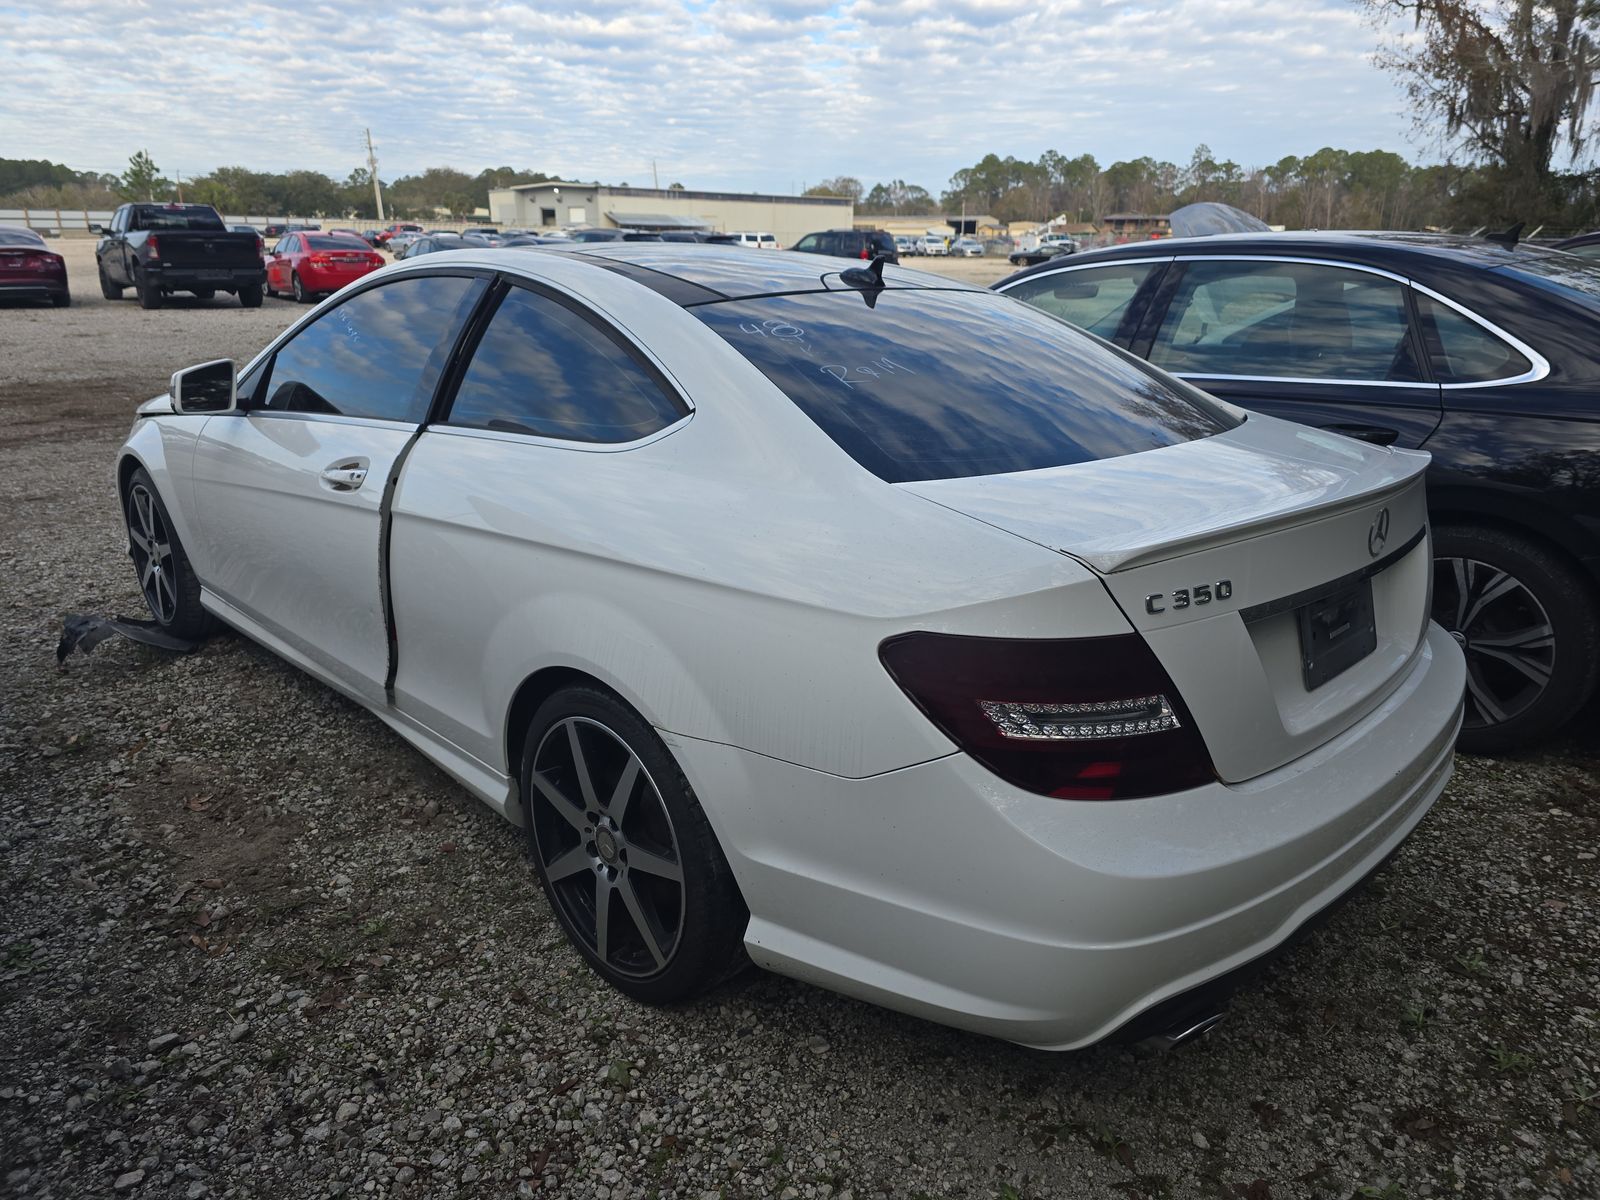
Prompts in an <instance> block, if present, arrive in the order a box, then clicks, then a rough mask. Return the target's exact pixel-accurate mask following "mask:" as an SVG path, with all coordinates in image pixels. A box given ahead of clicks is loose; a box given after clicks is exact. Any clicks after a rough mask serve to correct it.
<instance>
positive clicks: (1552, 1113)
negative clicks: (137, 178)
mask: <svg viewBox="0 0 1600 1200" xmlns="http://www.w3.org/2000/svg"><path fill="white" fill-rule="evenodd" d="M66 245H67V248H68V249H69V251H71V253H72V254H73V256H74V257H73V258H72V261H71V265H70V267H69V269H70V270H71V272H72V277H73V280H74V284H75V289H76V290H75V304H74V307H73V308H71V309H69V310H65V311H55V310H50V309H43V308H41V309H0V512H3V513H4V514H5V515H6V521H5V531H4V534H3V535H0V572H3V573H4V577H5V578H6V580H7V586H6V588H5V589H4V591H3V592H0V622H3V626H4V634H5V644H6V646H7V647H8V649H9V653H8V654H7V656H6V658H5V661H4V662H3V663H0V1195H4V1196H28V1197H61V1198H65V1197H102V1196H123V1195H127V1196H162V1197H165V1196H181V1197H195V1198H198V1197H202V1196H219V1197H220V1196H237V1197H254V1196H271V1197H275V1198H280V1197H281V1198H286V1200H287V1198H298V1197H319V1196H334V1195H342V1194H354V1195H371V1196H397V1197H422V1196H429V1197H431V1196H484V1197H507V1196H516V1195H530V1194H534V1193H540V1194H551V1195H559V1196H563V1197H567V1196H572V1197H598V1198H601V1200H608V1198H617V1197H628V1196H649V1195H660V1196H680V1197H696V1198H698V1197H703V1196H744V1197H755V1196H778V1197H782V1198H784V1200H796V1198H797V1197H831V1198H833V1200H840V1198H843V1197H856V1198H860V1197H868V1196H877V1195H882V1196H893V1197H915V1196H930V1197H932V1196H951V1197H957V1196H960V1197H1002V1198H1023V1197H1091V1198H1099V1197H1107V1198H1113V1197H1114V1198H1118V1200H1127V1198H1137V1197H1146V1198H1153V1197H1190V1196H1195V1197H1229V1198H1232V1197H1245V1198H1246V1200H1268V1198H1271V1197H1277V1198H1279V1200H1282V1198H1284V1197H1329V1198H1344V1197H1353V1196H1381V1197H1388V1198H1390V1200H1398V1198H1400V1197H1417V1196H1442V1195H1460V1196H1466V1197H1493V1196H1515V1197H1522V1196H1532V1197H1542V1196H1555V1197H1593V1196H1600V1148H1597V1147H1600V920H1597V918H1600V889H1597V887H1596V860H1595V852H1596V849H1597V843H1600V838H1597V836H1596V835H1597V832H1600V747H1597V745H1596V739H1595V730H1596V729H1597V728H1600V710H1597V709H1591V711H1590V712H1589V713H1587V714H1585V715H1584V716H1583V717H1582V718H1581V719H1580V724H1579V725H1578V726H1577V727H1576V728H1577V729H1578V730H1579V731H1580V732H1579V733H1577V734H1574V735H1573V736H1570V737H1568V738H1567V739H1566V740H1564V741H1563V742H1562V743H1561V744H1559V745H1557V746H1554V747H1552V748H1550V749H1548V750H1546V751H1543V752H1541V753H1538V754H1535V755H1532V756H1529V757H1528V758H1526V759H1524V760H1520V761H1509V760H1508V761H1490V760H1484V759H1463V760H1462V761H1461V762H1460V765H1459V771H1458V774H1457V776H1456V779H1455V781H1454V783H1452V785H1451V787H1450V789H1449V791H1448V792H1447V794H1446V795H1445V797H1444V798H1443V800H1441V802H1440V803H1439V805H1438V806H1437V807H1436V809H1435V810H1434V812H1433V813H1432V815H1430V816H1429V817H1428V819H1427V820H1425V821H1424V822H1423V824H1422V826H1421V827H1420V828H1419V830H1418V831H1417V833H1416V835H1415V836H1414V837H1413V838H1412V839H1411V840H1410V842H1409V843H1408V844H1407V845H1406V846H1405V847H1404V848H1403V849H1402V851H1401V852H1400V854H1399V855H1398V856H1397V857H1396V858H1395V859H1394V860H1393V861H1392V863H1391V865H1390V866H1389V867H1388V868H1387V869H1386V870H1385V871H1384V872H1383V873H1382V874H1381V875H1380V876H1378V877H1377V878H1376V879H1375V880H1374V882H1373V884H1372V886H1370V887H1369V888H1368V889H1366V890H1365V891H1364V892H1363V893H1361V894H1360V895H1359V896H1357V897H1356V898H1355V899H1354V900H1353V901H1352V902H1351V903H1350V904H1349V905H1347V906H1346V907H1345V908H1343V909H1342V910H1341V911H1340V912H1339V913H1338V915H1337V916H1336V917H1335V918H1334V919H1333V920H1332V922H1331V923H1330V924H1329V925H1327V926H1326V927H1325V928H1324V929H1323V930H1322V931H1321V932H1320V933H1318V934H1316V935H1315V936H1313V937H1312V938H1311V939H1309V940H1308V941H1306V942H1305V943H1303V944H1302V945H1301V946H1299V947H1298V948H1297V949H1296V950H1295V951H1293V952H1292V953H1291V954H1290V955H1288V956H1287V957H1286V958H1285V959H1284V960H1283V961H1282V963H1281V964H1280V965H1279V966H1278V967H1276V968H1275V969H1274V970H1273V971H1272V972H1270V973H1269V974H1268V975H1267V976H1266V977H1265V978H1264V979H1262V980H1261V981H1259V982H1258V983H1257V984H1255V985H1254V986H1253V987H1251V988H1250V989H1249V990H1248V991H1246V992H1244V993H1243V994H1241V995H1240V996H1239V997H1238V998H1237V1000H1236V1001H1235V1002H1234V1005H1233V1008H1232V1012H1231V1015H1230V1017H1229V1019H1228V1020H1226V1021H1224V1022H1223V1024H1222V1025H1221V1026H1219V1027H1218V1028H1217V1029H1216V1030H1215V1032H1214V1033H1212V1034H1211V1035H1210V1036H1209V1037H1207V1038H1205V1039H1203V1040H1201V1041H1199V1042H1196V1043H1192V1044H1190V1045H1188V1046H1185V1047H1182V1048H1180V1049H1179V1050H1177V1051H1175V1052H1173V1053H1169V1054H1165V1055H1159V1054H1155V1053H1152V1052H1150V1051H1148V1050H1146V1049H1144V1048H1142V1047H1127V1046H1109V1047H1101V1048H1096V1049H1093V1050H1090V1051H1087V1052H1084V1053H1081V1054H1076V1055H1063V1056H1051V1055H1043V1054H1038V1053H1033V1052H1029V1051H1024V1050H1020V1049H1017V1048H1015V1047H1011V1046H1008V1045H1004V1044H1000V1043H996V1042H991V1041H986V1040H983V1039H979V1038H976V1037H971V1036H967V1035H964V1034H959V1033H955V1032H952V1031H949V1030H946V1029H942V1028H940V1027H937V1026H933V1025H928V1024H924V1023H922V1022H919V1021H915V1020H912V1019H910V1018H906V1017H901V1016H898V1015H895V1014H892V1013H888V1012H884V1011H881V1010H878V1009H875V1008H871V1007H868V1006H866V1005H863V1004H859V1003H856V1002H854V1001H850V1000H846V999H843V998H840V997H838V996H834V995H831V994H829V993H826V992H822V991H818V990H816V989H813V988H810V987H807V986H804V985H801V984H798V983H794V982H791V981H788V980H785V979H780V978H777V977H774V976H769V975H761V974H755V973H753V972H752V973H747V974H746V975H744V976H742V977H740V978H739V979H736V980H735V981H733V982H732V983H731V984H729V985H727V986H726V987H725V988H724V989H722V990H721V991H720V992H719V993H718V994H716V995H715V996H713V997H712V998H711V999H709V1000H708V1001H706V1002H703V1003H701V1004H699V1005H697V1006H694V1007H691V1008H687V1009H678V1010H666V1011H663V1010H654V1009H648V1008H644V1007H641V1006H639V1005H636V1004H633V1003H631V1002H629V1001H626V1000H624V999H623V998H621V997H620V996H618V995H617V994H615V993H613V992H611V991H609V990H607V989H606V988H605V987H603V986H600V985H599V984H598V983H597V981H596V980H595V979H594V977H592V976H591V975H590V974H589V973H588V971H587V970H586V969H585V968H584V966H583V965H582V964H581V962H580V961H579V959H578V958H577V956H576V955H575V954H574V953H572V952H570V951H569V950H568V949H567V947H566V945H565V943H564V941H563V940H562V937H561V934H560V932H559V930H558V928H557V926H556V924H555V922H554V920H553V919H552V918H551V917H550V915H549V914H548V912H547V910H546V908H545V905H544V901H543V899H542V897H541V896H540V895H539V894H538V887H537V883H536V880H535V878H534V875H533V872H532V869H531V867H530V865H529V863H528V861H527V860H526V858H525V856H524V854H523V850H522V846H521V843H520V840H519V837H518V835H517V834H516V832H515V831H514V830H512V829H511V828H510V827H508V826H506V825H504V824H502V823H501V822H500V821H499V820H498V819H497V818H495V817H494V816H492V815H491V814H490V813H489V811H488V810H487V809H485V808H483V807H482V806H480V805H479V804H477V802H475V801H473V800H472V799H470V798H469V797H467V796H466V795H464V794H463V793H462V792H460V791H459V790H458V789H457V788H455V787H454V786H453V785H452V784H451V783H450V782H449V781H448V780H447V779H446V778H445V777H444V776H443V775H441V774H440V773H439V772H438V771H436V770H434V769H433V768H432V767H431V766H429V765H428V764H427V763H426V762H425V761H424V760H423V759H421V758H420V757H419V756H418V755H417V754H415V753H414V752H412V751H411V750H410V749H408V748H407V747H406V746H405V745H404V744H403V743H401V742H400V741H399V740H398V739H397V738H396V737H395V736H394V735H392V734H390V733H389V732H387V731H386V730H385V729H384V728H383V726H381V725H380V724H379V722H378V721H377V720H376V719H375V718H373V717H371V716H369V715H368V714H366V713H365V712H364V711H361V710H359V709H357V708H355V707H353V706H352V705H350V704H349V703H347V702H346V701H344V700H343V699H342V698H340V697H339V696H337V695H335V694H334V693H332V692H330V691H328V690H326V689H325V688H323V687H321V686H320V685H318V684H316V683H313V682H311V681H310V680H309V679H307V678H306V677H304V676H302V675H300V674H298V673H296V672H295V671H294V670H292V669H291V668H289V667H287V666H285V665H284V664H282V663H280V662H278V661H277V660H276V659H274V658H273V657H272V656H271V655H269V654H267V653H266V652H264V651H262V650H260V649H259V648H257V647H255V646H254V645H252V644H251V643H249V642H247V641H245V640H243V639H242V638H239V637H236V636H220V637H218V638H216V639H215V640H213V641H212V642H211V643H210V644H208V645H207V646H206V647H205V648H204V649H203V650H202V651H200V652H199V653H197V654H194V655H192V656H188V657H173V656H168V655H165V654H162V653H159V652H156V651H152V650H147V649H144V648H142V647H137V646H134V645H131V644H129V643H125V642H120V641H114V642H111V643H107V644H106V645H104V646H102V647H101V648H100V649H98V650H97V651H95V653H94V654H93V655H92V656H91V657H89V658H87V659H80V658H74V659H73V660H71V661H70V662H69V663H68V667H67V669H66V670H65V671H60V672H58V671H57V670H56V668H55V664H54V660H53V649H54V645H55V641H56V638H57V636H58V634H59V630H60V621H61V617H62V615H63V614H64V613H67V612H103V613H114V612H126V613H129V614H134V613H137V612H139V611H140V602H139V599H138V595H137V592H136V590H135V588H134V579H133V573H132V571H131V570H130V568H129V566H128V565H127V560H126V557H125V554H124V548H125V543H124V542H123V540H122V538H121V537H120V530H121V521H120V518H119V515H118V512H117V507H116V502H115V498H114V496H113V495H112V492H111V485H110V480H109V471H110V467H111V463H112V454H113V452H114V450H115V447H116V445H117V443H118V441H119V439H120V438H121V436H122V435H123V433H124V432H125V430H126V427H127V425H128V423H129V420H130V418H131V412H132V408H133V406H134V404H135V403H137V402H138V401H139V400H141V399H143V398H145V397H147V396H149V395H151V394H153V393H155V392H158V391H160V390H162V388H163V387H164V382H165V379H166V376H167V375H168V373H169V372H170V371H171V370H172V369H174V368H175V367H178V366H182V365H185V364H187V363H190V362H196V361H201V360H204V359H207V358H214V357H222V356H230V355H231V356H235V357H238V358H241V359H242V358H244V357H246V356H248V354H249V353H251V352H252V351H253V350H254V349H256V348H258V347H259V346H260V345H261V344H262V343H263V342H264V341H265V340H266V339H267V338H268V337H269V336H270V335H271V334H272V333H273V332H274V331H275V330H277V329H279V328H281V327H282V326H283V324H285V323H286V322H287V321H289V320H290V319H292V318H293V316H294V315H296V313H297V312H298V311H300V310H298V309H297V308H296V307H295V306H293V305H292V304H288V303H285V302H279V301H271V300H269V301H268V302H267V303H266V305H265V306H264V307H263V308H262V309H259V310H255V311H246V310H241V309H239V308H238V307H237V304H236V302H232V301H229V300H226V299H225V298H219V299H218V300H216V301H213V302H211V303H207V304H200V303H198V302H190V303H184V302H178V303H175V304H173V305H172V306H171V307H168V308H166V309H163V310H161V311H159V312H153V313H146V312H142V311H140V310H139V309H138V308H137V306H136V305H135V304H133V303H132V302H131V301H124V302H123V303H121V304H112V303H108V302H106V301H103V300H101V299H100V297H99V295H98V291H97V289H95V287H94V275H93V270H92V260H91V259H90V258H89V257H88V256H87V253H86V251H85V250H84V244H81V243H80V244H73V243H67V244H66ZM951 267H952V269H955V268H959V269H961V270H963V271H967V270H974V269H977V268H982V267H987V268H989V269H990V270H991V271H993V270H994V269H995V268H994V265H993V264H992V263H983V262H978V263H971V264H968V263H956V264H951Z"/></svg>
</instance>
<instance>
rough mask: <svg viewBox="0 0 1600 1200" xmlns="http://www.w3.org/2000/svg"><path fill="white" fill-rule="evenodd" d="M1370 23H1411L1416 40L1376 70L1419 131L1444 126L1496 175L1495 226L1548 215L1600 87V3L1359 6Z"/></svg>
mask: <svg viewBox="0 0 1600 1200" xmlns="http://www.w3.org/2000/svg"><path fill="white" fill-rule="evenodd" d="M1359 2H1360V3H1361V4H1362V6H1363V7H1364V8H1365V9H1366V10H1367V12H1368V14H1369V15H1370V16H1371V17H1372V18H1373V20H1374V21H1376V22H1378V23H1381V24H1388V23H1389V22H1391V21H1392V20H1393V19H1394V18H1396V17H1405V18H1409V19H1410V20H1411V21H1412V22H1413V24H1414V26H1415V28H1416V31H1417V33H1418V35H1419V36H1418V37H1416V38H1410V39H1406V38H1398V37H1396V38H1390V39H1389V40H1388V41H1386V42H1385V43H1384V44H1383V46H1382V47H1381V48H1380V49H1379V51H1378V53H1377V56H1376V61H1377V63H1378V65H1379V66H1381V67H1383V68H1384V69H1385V70H1388V71H1390V72H1392V73H1393V74H1394V75H1396V76H1397V77H1398V78H1399V80H1400V83H1401V86H1402V87H1403V88H1404V90H1405V93H1406V96H1407V97H1408V98H1409V100H1410V101H1411V104H1412V107H1413V111H1414V112H1415V114H1416V121H1417V124H1418V127H1419V128H1420V129H1423V130H1428V131H1433V130H1436V129H1440V128H1441V127H1442V135H1443V136H1442V141H1443V142H1444V144H1445V146H1446V147H1447V148H1451V149H1460V150H1462V151H1465V153H1466V154H1467V155H1468V156H1469V157H1471V158H1472V159H1474V160H1476V161H1478V162H1480V163H1483V164H1484V165H1485V166H1486V167H1488V168H1489V170H1490V171H1491V173H1492V174H1493V175H1496V176H1498V177H1499V178H1498V180H1497V183H1498V187H1497V188H1496V189H1495V190H1496V191H1497V193H1498V200H1497V206H1498V207H1500V208H1501V209H1503V211H1501V212H1497V213H1493V214H1486V215H1493V216H1496V217H1501V218H1510V219H1521V218H1530V217H1532V216H1533V215H1534V214H1536V213H1538V212H1540V211H1542V210H1544V209H1547V208H1548V207H1549V205H1550V203H1551V199H1552V196H1553V193H1554V191H1555V190H1556V189H1555V184H1556V182H1557V181H1556V178H1555V173H1554V171H1553V169H1552V163H1554V162H1555V161H1556V156H1557V153H1558V152H1559V151H1561V150H1563V149H1564V150H1565V151H1566V154H1567V156H1568V158H1569V159H1570V161H1571V162H1572V163H1576V162H1577V161H1578V160H1579V159H1580V158H1581V157H1582V155H1583V152H1584V150H1585V148H1586V146H1587V143H1588V135H1589V132H1590V130H1589V129H1588V127H1587V126H1586V125H1585V121H1584V118H1585V117H1586V116H1587V114H1588V111H1589V106H1590V104H1591V103H1592V101H1593V100H1594V94H1595V84H1596V82H1597V80H1600V0H1537V2H1536V0H1359Z"/></svg>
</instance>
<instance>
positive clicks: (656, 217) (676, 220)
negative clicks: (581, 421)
mask: <svg viewBox="0 0 1600 1200" xmlns="http://www.w3.org/2000/svg"><path fill="white" fill-rule="evenodd" d="M606 216H608V217H610V218H611V219H612V220H613V221H615V222H616V223H617V224H618V225H619V226H622V227H625V228H628V229H709V228H710V226H709V225H707V224H706V222H704V221H702V220H701V219H700V218H699V217H674V216H671V215H670V214H668V213H636V212H608V213H606Z"/></svg>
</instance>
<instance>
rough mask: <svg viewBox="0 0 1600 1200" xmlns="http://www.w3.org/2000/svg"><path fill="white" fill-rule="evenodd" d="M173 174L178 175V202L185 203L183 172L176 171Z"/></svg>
mask: <svg viewBox="0 0 1600 1200" xmlns="http://www.w3.org/2000/svg"><path fill="white" fill-rule="evenodd" d="M173 174H174V175H176V176H177V177H178V203H179V204H182V203H183V172H182V171H174V172H173Z"/></svg>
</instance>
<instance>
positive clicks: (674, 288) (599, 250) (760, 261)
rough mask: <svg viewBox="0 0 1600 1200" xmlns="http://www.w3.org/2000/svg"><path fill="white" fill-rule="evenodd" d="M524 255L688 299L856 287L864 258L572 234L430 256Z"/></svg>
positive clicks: (927, 280)
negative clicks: (573, 238)
mask: <svg viewBox="0 0 1600 1200" xmlns="http://www.w3.org/2000/svg"><path fill="white" fill-rule="evenodd" d="M523 255H528V256H530V259H529V260H527V261H535V260H532V259H531V256H534V255H539V256H545V255H559V256H560V257H561V258H562V259H563V260H566V261H569V262H581V263H585V264H587V265H589V266H592V267H594V268H596V269H597V270H603V271H607V272H609V273H611V274H614V275H622V276H624V277H626V278H628V279H631V280H633V281H634V282H635V283H638V284H641V285H643V286H644V287H647V288H649V289H651V290H652V291H655V292H658V293H660V294H661V295H663V296H666V297H667V298H668V299H669V300H672V301H674V302H675V303H678V304H683V305H691V304H709V303H712V302H714V301H718V300H745V299H750V298H752V297H756V296H772V295H784V294H788V293H794V292H820V291H831V290H853V289H850V288H849V287H848V285H844V284H841V283H840V282H839V280H838V279H837V276H838V274H839V272H841V271H844V270H848V269H851V268H856V269H860V268H861V267H862V266H863V264H862V262H861V260H860V259H855V258H835V257H832V256H830V255H825V254H797V253H790V252H775V253H768V254H754V253H752V252H751V251H749V250H747V249H745V248H743V247H742V246H727V245H719V244H716V243H710V242H587V243H584V242H572V243H567V244H564V245H555V246H517V247H511V248H509V249H508V248H501V249H498V250H491V249H489V248H487V247H481V248H467V249H462V250H452V251H448V252H446V253H445V254H442V255H430V256H429V259H428V261H429V263H430V265H434V266H442V265H445V264H448V263H450V262H460V263H462V264H463V265H467V264H470V265H472V266H477V267H489V268H491V269H494V270H499V271H505V272H507V273H508V274H516V273H518V272H517V266H518V264H519V261H524V260H522V259H521V256H523ZM528 273H529V274H530V275H531V274H534V272H531V271H530V272H528ZM830 276H831V277H833V278H832V279H831V281H830V279H829V277H830ZM883 280H884V284H885V286H887V287H890V288H896V289H899V288H913V289H917V288H920V289H936V290H941V291H963V292H981V291H983V290H984V289H983V288H979V287H974V286H973V285H972V284H968V283H962V282H961V281H959V280H955V279H950V278H948V277H946V276H943V275H933V274H929V273H927V272H923V271H913V270H909V269H907V268H905V267H897V266H892V265H885V267H884V271H883Z"/></svg>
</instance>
